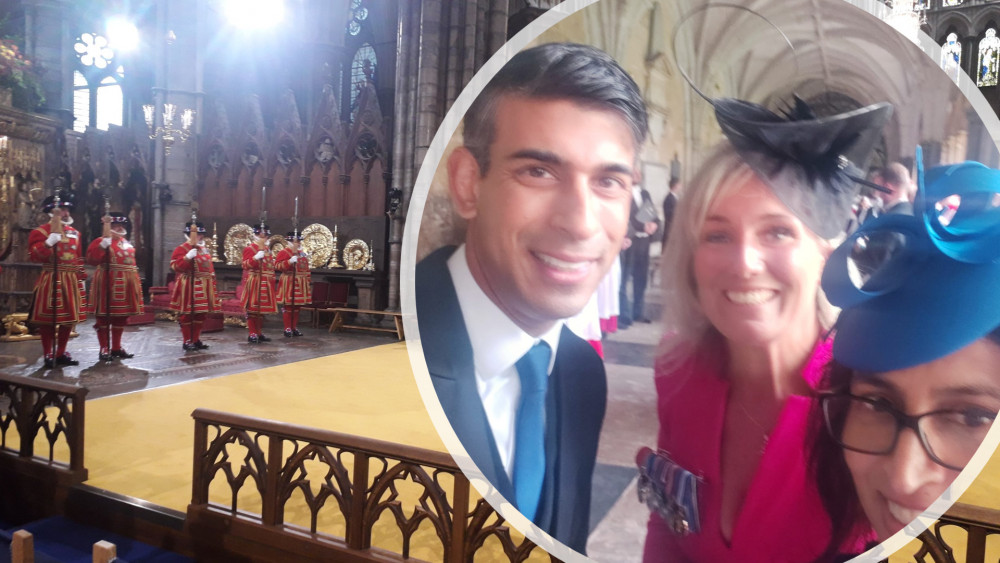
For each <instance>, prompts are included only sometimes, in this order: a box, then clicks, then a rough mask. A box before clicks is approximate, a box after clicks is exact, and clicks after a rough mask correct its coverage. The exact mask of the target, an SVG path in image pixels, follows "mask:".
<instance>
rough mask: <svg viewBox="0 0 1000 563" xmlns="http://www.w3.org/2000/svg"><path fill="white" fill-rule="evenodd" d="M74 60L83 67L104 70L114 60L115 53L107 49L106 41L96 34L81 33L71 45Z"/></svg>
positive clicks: (109, 48)
mask: <svg viewBox="0 0 1000 563" xmlns="http://www.w3.org/2000/svg"><path fill="white" fill-rule="evenodd" d="M73 50H74V51H76V58H78V59H80V64H82V65H83V66H92V67H95V68H106V67H107V66H108V65H109V64H111V60H112V59H114V58H115V52H114V51H113V50H112V49H111V47H108V40H107V38H105V37H104V36H102V35H97V34H96V33H81V34H80V37H77V39H76V43H75V44H74V45H73Z"/></svg>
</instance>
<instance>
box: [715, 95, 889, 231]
mask: <svg viewBox="0 0 1000 563" xmlns="http://www.w3.org/2000/svg"><path fill="white" fill-rule="evenodd" d="M709 102H710V103H711V104H712V105H713V106H714V107H715V118H716V120H718V122H719V126H720V127H721V128H722V132H723V133H724V134H725V135H726V138H727V139H729V142H730V143H732V145H733V148H735V149H736V152H737V153H739V155H740V157H741V158H742V159H743V160H744V161H746V163H747V164H748V165H749V166H750V168H752V169H753V171H754V172H755V173H756V174H757V176H758V177H760V179H761V180H763V181H764V182H765V183H766V184H767V185H768V186H769V187H770V188H771V190H772V191H774V194H775V195H776V196H778V199H780V200H781V201H782V203H784V204H785V205H787V206H788V208H789V209H791V210H792V212H793V213H795V215H796V216H797V217H798V218H799V219H800V220H801V221H802V222H803V223H804V224H805V225H806V226H807V227H809V229H811V230H812V231H813V232H814V233H816V234H817V235H819V236H821V237H823V238H832V237H835V236H837V235H839V234H840V233H842V232H843V231H844V229H845V227H846V226H847V224H848V220H849V219H850V216H851V206H852V205H853V203H854V200H855V198H856V197H857V196H858V193H859V191H860V188H861V184H866V185H867V184H868V183H867V182H865V181H864V179H863V176H864V172H862V170H863V169H864V167H866V166H867V164H868V159H869V157H870V156H871V152H872V149H874V148H875V144H876V143H877V142H878V140H879V138H880V135H881V133H882V127H883V126H884V125H885V123H886V122H887V121H888V120H889V118H890V117H891V116H892V105H891V104H889V103H886V102H883V103H879V104H873V105H870V106H867V107H863V108H860V109H856V110H853V111H848V112H845V113H840V114H837V115H833V116H829V117H816V115H815V113H813V111H812V108H810V107H809V106H808V104H806V103H805V102H804V101H802V99H800V98H798V97H795V106H794V107H793V108H791V109H790V110H789V111H787V112H785V113H784V115H779V114H776V113H774V112H772V111H770V110H768V109H767V108H765V107H763V106H760V105H757V104H753V103H750V102H745V101H743V100H737V99H733V98H720V99H716V100H709Z"/></svg>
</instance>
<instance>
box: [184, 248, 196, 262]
mask: <svg viewBox="0 0 1000 563" xmlns="http://www.w3.org/2000/svg"><path fill="white" fill-rule="evenodd" d="M197 255H198V249H197V248H192V249H191V250H188V252H187V254H185V255H184V257H185V258H187V259H188V260H194V257H195V256H197Z"/></svg>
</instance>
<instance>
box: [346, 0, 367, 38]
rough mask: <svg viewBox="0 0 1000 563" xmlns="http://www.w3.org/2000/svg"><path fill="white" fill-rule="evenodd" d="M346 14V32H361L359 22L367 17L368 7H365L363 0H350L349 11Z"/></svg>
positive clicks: (353, 33) (355, 33)
mask: <svg viewBox="0 0 1000 563" xmlns="http://www.w3.org/2000/svg"><path fill="white" fill-rule="evenodd" d="M347 15H348V18H347V33H350V34H351V35H357V34H359V33H361V24H362V23H363V22H364V21H365V20H366V19H368V8H366V7H365V3H364V0H351V11H350V13H349V14H347Z"/></svg>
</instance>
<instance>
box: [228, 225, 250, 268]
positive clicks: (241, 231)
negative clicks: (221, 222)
mask: <svg viewBox="0 0 1000 563" xmlns="http://www.w3.org/2000/svg"><path fill="white" fill-rule="evenodd" d="M252 240H253V228H251V227H250V225H247V224H246V223H236V224H235V225H233V226H232V227H229V232H227V233H226V242H225V254H226V264H229V265H230V266H239V265H241V264H243V249H244V248H246V247H247V245H248V244H250V241H252Z"/></svg>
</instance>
